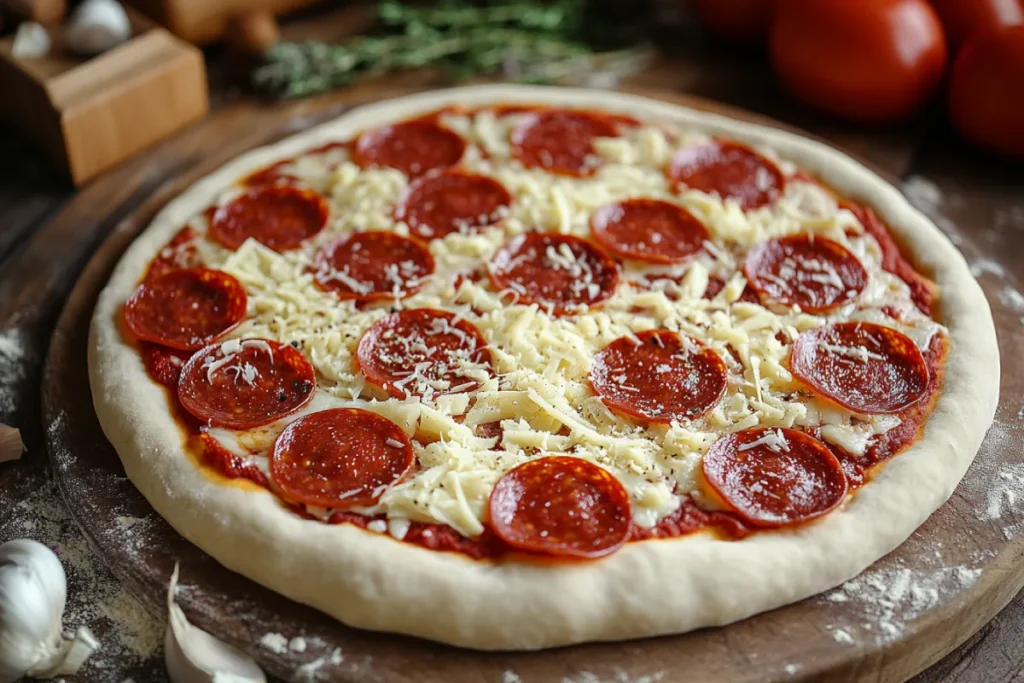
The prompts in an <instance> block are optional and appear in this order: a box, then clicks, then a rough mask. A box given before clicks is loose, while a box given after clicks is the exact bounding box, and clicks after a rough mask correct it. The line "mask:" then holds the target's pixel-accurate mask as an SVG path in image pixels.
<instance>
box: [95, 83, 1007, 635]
mask: <svg viewBox="0 0 1024 683" xmlns="http://www.w3.org/2000/svg"><path fill="white" fill-rule="evenodd" d="M901 247H902V249H901ZM994 345H995V342H994V332H993V331H992V323H991V318H990V315H989V313H988V309H987V306H986V304H985V300H984V297H983V296H982V295H981V294H980V290H979V289H978V287H977V285H976V284H975V283H974V282H973V280H971V278H970V276H969V274H968V272H967V268H966V266H965V264H964V263H963V261H962V259H961V258H960V257H959V255H958V254H957V253H956V252H955V250H954V249H953V248H952V247H951V246H950V245H949V244H948V242H946V241H945V239H944V238H943V237H941V235H940V233H938V231H937V230H936V229H935V228H934V227H933V226H931V225H930V224H929V223H928V222H927V220H926V219H924V217H923V216H921V215H920V214H917V213H916V212H914V211H913V210H912V209H911V208H910V207H909V206H908V205H906V203H905V202H904V201H903V199H902V198H901V197H900V196H899V195H898V193H897V192H896V191H895V190H894V189H892V188H891V187H889V186H888V185H887V184H885V183H884V182H883V181H881V180H880V179H878V178H877V177H875V176H874V175H873V174H871V173H870V172H868V171H866V170H865V169H863V168H862V167H860V166H859V165H858V164H856V163H855V162H853V161H851V160H850V159H848V158H847V157H845V156H843V155H841V154H839V153H837V152H835V151H832V150H829V149H828V148H826V147H823V146H821V145H819V144H817V143H813V142H810V141H807V140H804V139H801V138H798V137H795V136H792V135H789V134H786V133H782V132H779V131H775V130H771V129H765V128H759V127H755V126H751V125H749V124H742V123H739V122H735V121H730V120H728V119H721V118H719V117H715V116H712V115H708V114H701V113H697V112H693V111H690V110H686V109H682V108H679V107H674V106H671V105H666V104H663V103H655V102H652V101H649V100H642V99H640V98H635V97H629V96H624V95H609V94H606V93H591V92H587V91H566V90H547V89H519V88H508V87H498V88H493V87H492V88H475V89H465V90H456V91H448V92H442V93H434V94H431V95H426V96H419V97H414V98H408V99H406V100H398V101H394V102H389V103H383V104H380V105H375V106H374V107H372V108H368V109H361V110H356V111H355V112H353V113H350V114H348V115H346V116H344V117H342V118H341V119H339V120H337V121H335V122H332V123H330V124H327V125H326V126H324V127H320V128H317V129H314V130H312V131H308V132H306V133H304V134H301V135H299V136H297V137H295V138H293V139H290V140H287V141H285V142H283V143H279V144H278V145H275V146H273V147H271V148H267V149H264V150H259V151H257V152H253V153H250V154H249V155H246V156H244V157H242V158H240V159H238V160H236V161H235V162H233V163H232V164H229V165H228V166H227V167H225V168H224V169H222V170H221V171H220V172H218V173H216V174H214V175H213V176H211V177H210V178H208V179H206V180H204V181H202V182H200V183H199V184H198V185H196V186H195V187H194V188H193V189H191V190H189V191H187V192H186V193H185V194H184V195H183V196H182V197H181V198H180V199H178V200H177V201H175V202H174V203H172V204H171V205H170V206H169V207H168V208H167V209H166V210H165V211H164V212H163V213H162V214H161V215H160V216H159V217H158V218H157V220H156V221H155V222H154V224H153V225H152V226H151V227H150V228H149V230H147V231H146V232H145V233H144V234H143V235H142V237H141V238H140V239H139V240H138V242H137V243H136V245H135V246H134V247H133V248H132V249H131V250H130V251H129V253H128V255H127V256H126V257H125V259H124V260H123V261H122V264H121V265H120V266H119V268H118V270H117V272H116V273H115V275H114V278H113V280H112V281H111V284H110V285H109V286H108V288H107V289H106V291H105V292H104V294H103V295H102V297H101V300H100V303H99V305H98V308H97V313H96V317H95V320H94V324H93V329H92V343H91V348H90V366H91V377H92V381H93V392H94V396H95V400H96V405H97V411H98V414H99V417H100V419H101V422H102V423H103V426H104V428H105V430H106V432H107V434H108V436H109V437H110V439H111V441H112V442H113V443H114V444H115V446H116V447H117V449H118V452H119V454H120V456H121V458H122V460H123V461H124V463H125V468H126V471H127V472H128V474H129V476H131V477H132V479H133V481H135V483H136V484H137V485H138V486H139V487H140V489H141V490H142V492H143V493H144V494H145V495H146V496H147V497H148V498H149V499H150V501H151V502H152V503H153V504H154V506H155V507H156V508H157V510H158V511H159V512H160V513H161V514H163V515H164V516H165V517H167V519H168V520H169V521H170V522H171V523H172V524H173V525H175V526H176V527H177V528H178V529H179V530H180V531H182V533H184V534H185V535H186V536H187V537H188V538H190V539H191V540H193V541H194V542H195V543H197V544H198V545H200V546H201V547H202V548H204V549H205V550H207V551H208V552H210V553H211V554H212V555H214V557H216V558H218V559H219V560H220V561H221V562H223V563H224V564H226V565H227V566H229V567H231V568H233V569H236V570H238V571H240V572H242V573H244V574H246V575H248V576H251V577H253V578H255V579H257V580H259V581H261V582H263V583H265V584H267V585H269V586H270V587H272V588H274V589H275V590H278V591H280V592H282V593H284V594H286V595H289V596H291V597H293V598H295V599H298V600H301V601H303V602H307V603H310V604H312V605H314V606H316V607H318V608H320V609H323V610H326V611H328V612H330V613H331V614H333V615H335V616H336V617H338V618H340V619H342V620H343V621H346V622H348V623H351V624H353V625H357V626H363V627H369V628H377V629H384V630H391V631H400V632H405V633H413V634H416V635H420V636H425V637H428V638H435V639H439V640H444V641H447V642H452V643H456V644H462V645H469V646H474V647H487V648H524V647H542V646H550V645H557V644H563V643H571V642H579V641H583V640H592V639H608V638H625V637H638V636H645V635H652V634H657V633H666V632H678V631H683V630H686V629H689V628H694V627H697V626H705V625H710V624H720V623H725V622H728V621H731V620H734V619H737V618H740V617H743V616H746V615H748V614H751V613H754V612H757V611H760V610H763V609H767V608H770V607H773V606H776V605H779V604H784V603H786V602H789V601H792V600H795V599H799V598H801V597H804V596H806V595H809V594H813V593H814V592H817V591H820V590H823V589H825V588H827V587H829V586H832V585H835V584H836V583H838V582H839V581H842V580H844V579H846V578H849V577H850V576H851V575H852V574H855V573H857V572H858V571H860V570H861V569H863V568H864V566H866V565H867V564H869V563H870V562H872V561H874V560H875V559H877V558H878V557H879V556H881V555H882V554H884V553H885V552H887V551H888V550H890V549H891V548H892V547H894V546H895V545H896V544H897V543H899V542H900V541H902V540H903V539H904V538H905V537H906V536H907V535H909V533H910V532H911V531H912V530H913V529H914V528H915V527H916V526H917V524H919V523H920V522H921V521H922V520H923V519H924V517H926V516H927V515H928V514H930V513H931V512H932V511H933V510H934V509H935V508H936V507H937V506H938V505H939V504H941V502H942V501H943V500H944V499H945V498H946V497H947V496H948V495H949V493H950V491H951V490H952V487H953V486H954V485H955V484H956V482H957V481H958V480H959V478H960V476H961V475H962V473H963V471H964V469H965V468H966V466H967V464H969V462H970V460H971V458H972V457H973V455H974V453H975V451H976V449H977V446H978V444H979V443H980V438H981V435H982V434H983V433H984V429H985V428H986V427H987V424H988V421H989V420H990V419H991V415H992V411H993V410H994V405H995V396H996V395H997V382H998V380H997V379H996V377H997V374H996V369H997V367H998V361H997V355H996V352H995V346H994ZM403 582H404V585H403Z"/></svg>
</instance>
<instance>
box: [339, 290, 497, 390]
mask: <svg viewBox="0 0 1024 683" xmlns="http://www.w3.org/2000/svg"><path fill="white" fill-rule="evenodd" d="M424 312H426V313H430V314H431V315H432V316H434V317H435V318H437V317H443V318H445V319H446V320H448V323H449V324H451V321H452V320H454V319H455V314H454V313H450V312H448V311H442V310H439V309H436V308H407V309H405V310H403V311H397V312H395V313H392V314H390V315H387V316H385V317H383V318H381V319H380V320H378V321H377V322H375V323H374V324H373V325H371V326H370V327H369V328H368V329H367V330H366V331H365V332H363V336H362V337H360V338H359V343H358V344H357V345H356V363H357V365H358V367H359V371H360V372H361V373H363V376H364V377H366V380H367V381H368V382H370V384H372V385H374V386H376V387H379V388H381V389H383V390H384V391H387V392H388V393H389V394H390V395H392V396H394V397H395V398H401V399H404V398H408V397H409V396H414V395H415V394H410V393H409V392H407V391H405V389H403V388H401V387H396V386H395V381H396V380H399V379H402V378H400V377H392V376H391V375H390V374H389V373H387V371H386V370H385V369H384V368H383V366H382V365H381V364H379V363H378V362H377V353H376V347H377V343H378V340H379V339H380V335H381V334H382V333H383V332H384V331H385V329H386V328H387V327H389V326H390V325H391V324H392V323H391V321H393V320H395V319H396V318H398V317H400V316H402V315H403V314H405V315H411V314H413V313H424ZM454 327H457V328H459V329H460V330H462V331H463V332H465V333H466V334H468V335H469V336H471V337H472V338H473V339H474V340H475V341H476V344H477V345H476V351H477V352H478V353H480V354H485V355H484V357H485V358H486V362H487V364H488V365H492V364H493V362H494V361H493V357H492V356H491V350H490V349H489V348H487V339H486V338H485V337H484V335H483V334H482V333H481V332H480V330H479V329H477V327H476V325H474V324H473V323H471V322H469V321H468V320H459V321H458V322H457V323H455V324H454ZM474 385H475V386H473V387H471V388H467V389H463V390H462V391H459V392H450V391H449V392H441V393H439V394H438V395H441V396H445V395H450V394H451V393H465V392H468V391H476V389H478V388H479V387H480V385H479V383H477V382H474Z"/></svg>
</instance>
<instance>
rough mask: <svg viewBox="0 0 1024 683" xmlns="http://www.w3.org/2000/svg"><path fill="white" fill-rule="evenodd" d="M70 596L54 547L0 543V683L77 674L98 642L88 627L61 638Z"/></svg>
mask: <svg viewBox="0 0 1024 683" xmlns="http://www.w3.org/2000/svg"><path fill="white" fill-rule="evenodd" d="M66 600H67V577H66V575H65V574H64V567H62V566H61V564H60V560H58V559H57V556H56V555H54V554H53V551H51V550H50V549H49V548H47V547H46V546H44V545H42V544H41V543H37V542H36V541H32V540H29V539H19V540H16V541H10V542H8V543H5V544H3V545H0V683H11V682H12V681H15V680H17V679H19V678H21V677H22V676H23V675H25V674H29V675H32V676H35V677H38V678H44V677H50V676H58V675H66V674H72V673H75V672H76V671H77V670H78V668H79V667H80V666H81V665H82V663H83V662H84V661H85V659H86V658H87V657H88V656H89V655H90V654H92V652H93V650H95V649H96V648H97V647H98V646H99V643H98V642H97V641H96V639H95V638H93V636H92V633H90V632H89V629H87V628H81V629H79V631H78V633H77V634H76V635H75V637H74V638H72V639H70V640H65V639H64V638H63V626H62V624H61V620H62V618H63V615H64V603H65V601H66Z"/></svg>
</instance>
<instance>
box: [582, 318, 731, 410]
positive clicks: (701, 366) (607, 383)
mask: <svg viewBox="0 0 1024 683" xmlns="http://www.w3.org/2000/svg"><path fill="white" fill-rule="evenodd" d="M638 342H639V343H638ZM726 383H727V368H726V365H725V361H723V360H722V358H721V356H719V355H718V354H717V353H715V352H714V351H713V350H712V349H709V348H707V347H705V346H703V345H701V344H700V343H699V342H696V341H694V340H692V339H690V338H689V337H681V336H680V335H678V334H677V333H675V332H671V331H669V330H650V331H647V332H641V333H640V334H638V335H636V338H634V337H628V336H627V337H619V338H618V339H616V340H615V341H613V342H612V343H611V344H609V345H608V346H606V347H604V348H603V349H601V351H599V352H598V353H597V355H596V356H595V357H594V365H593V367H591V369H590V386H591V388H592V389H593V390H594V393H595V394H597V395H598V396H600V397H601V400H602V401H604V403H605V405H607V406H608V407H609V408H611V409H612V410H614V411H616V412H619V413H622V414H624V415H627V416H629V417H633V418H638V419H640V420H643V421H645V422H651V423H660V424H666V423H669V422H672V421H673V420H688V419H693V418H696V417H700V416H701V415H703V414H704V413H706V412H707V411H709V410H710V409H711V408H712V407H713V406H714V405H715V404H716V403H718V401H719V400H721V398H722V396H723V395H724V394H725V388H726Z"/></svg>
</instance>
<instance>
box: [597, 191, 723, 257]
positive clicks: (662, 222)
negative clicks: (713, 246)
mask: <svg viewBox="0 0 1024 683" xmlns="http://www.w3.org/2000/svg"><path fill="white" fill-rule="evenodd" d="M590 225H591V229H592V230H593V231H594V237H595V238H596V239H597V241H598V243H600V244H601V246H603V247H604V248H605V249H607V250H608V251H610V252H612V253H613V254H615V255H616V256H620V257H622V258H627V259H634V260H637V261H646V262H647V263H680V262H682V261H685V260H686V259H687V258H689V257H690V256H692V255H693V254H695V253H696V252H697V251H699V250H700V249H701V247H703V246H704V242H705V240H707V239H708V231H707V228H705V227H704V224H703V223H701V222H700V221H699V220H697V219H696V218H695V217H694V216H693V215H692V214H691V213H690V212H689V211H687V210H686V209H684V208H683V207H681V206H679V205H677V204H671V203H669V202H665V201H661V200H658V199H627V200H626V201H622V202H616V203H614V204H608V205H606V206H603V207H601V208H600V209H598V210H597V211H596V212H595V213H594V216H593V218H592V219H591V223H590Z"/></svg>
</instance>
